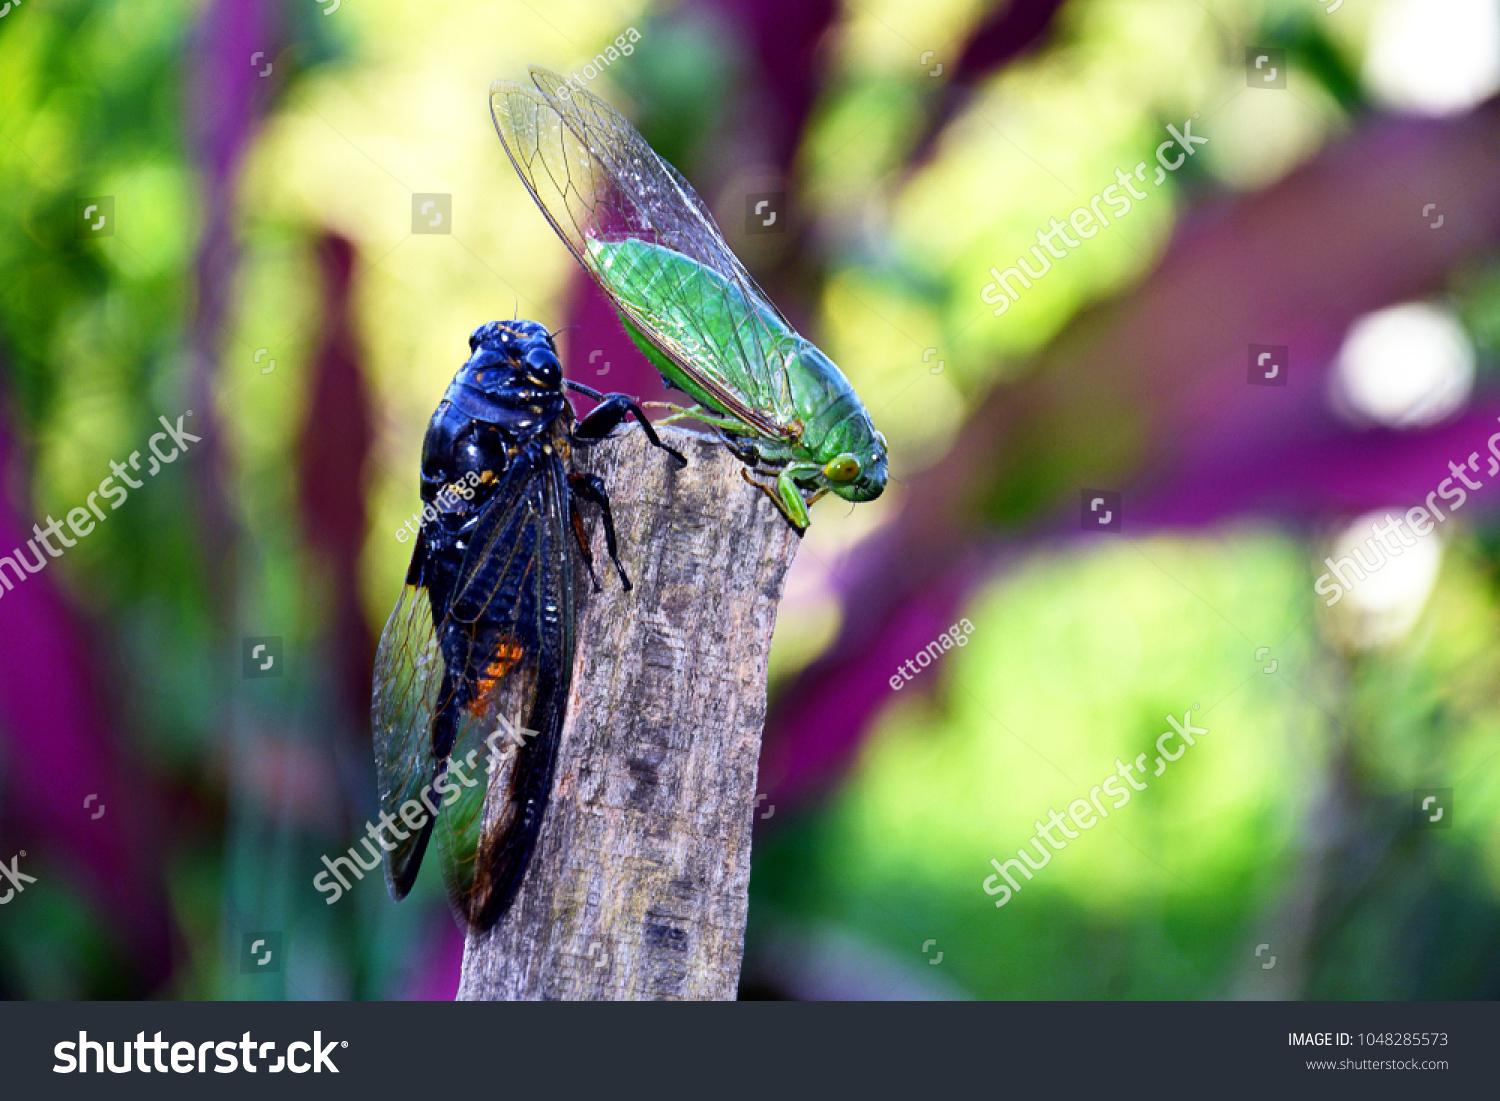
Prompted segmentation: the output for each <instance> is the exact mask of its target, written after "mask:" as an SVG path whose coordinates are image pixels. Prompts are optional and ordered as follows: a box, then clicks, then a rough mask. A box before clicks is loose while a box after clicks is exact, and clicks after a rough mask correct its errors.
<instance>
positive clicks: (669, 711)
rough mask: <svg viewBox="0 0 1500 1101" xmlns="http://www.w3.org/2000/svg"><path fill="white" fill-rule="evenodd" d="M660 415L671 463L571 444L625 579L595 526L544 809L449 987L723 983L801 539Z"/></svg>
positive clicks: (574, 995)
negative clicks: (593, 487)
mask: <svg viewBox="0 0 1500 1101" xmlns="http://www.w3.org/2000/svg"><path fill="white" fill-rule="evenodd" d="M658 431H659V432H660V434H661V436H662V438H663V440H664V441H665V442H667V443H669V444H670V445H671V446H673V447H675V448H677V449H678V450H679V451H681V452H682V453H683V454H684V455H685V456H687V459H688V465H687V466H686V467H685V468H683V467H679V466H678V464H677V463H676V461H675V460H673V459H672V458H671V457H670V456H668V455H667V454H666V453H665V452H663V451H661V450H659V449H657V448H654V447H651V446H649V445H648V444H647V442H646V439H645V436H644V433H642V432H641V431H640V429H639V428H634V427H632V430H630V431H628V432H621V433H619V434H618V436H617V437H616V438H613V439H610V440H607V441H605V442H603V443H601V444H598V445H597V446H593V447H588V448H580V449H579V450H578V451H577V452H576V453H575V458H576V462H577V466H578V468H579V469H582V470H588V471H591V472H593V473H595V474H598V475H599V476H600V477H601V478H602V479H603V480H604V484H605V486H606V487H607V488H608V491H609V496H610V500H611V502H612V504H613V506H614V516H615V524H616V527H617V528H618V531H619V537H620V561H621V562H622V563H623V564H624V566H625V569H626V572H627V573H629V575H630V579H631V582H632V583H633V585H634V586H635V587H634V589H633V590H632V591H631V592H628V593H626V592H622V591H621V587H620V582H619V578H618V577H617V576H616V575H615V574H614V571H613V568H612V567H611V566H610V565H609V562H608V559H607V558H605V556H604V555H603V538H602V536H601V534H600V532H599V530H598V525H597V524H593V525H592V526H593V529H594V531H593V536H594V539H593V546H594V547H595V568H596V569H597V570H598V573H599V577H600V582H601V584H602V585H603V586H604V588H603V591H602V592H599V593H592V592H590V593H587V594H586V595H585V596H583V598H582V601H581V603H580V608H579V615H578V656H577V661H576V662H575V664H574V672H573V689H572V694H571V696H570V698H569V701H568V715H567V720H566V723H565V726H564V729H563V735H562V745H561V747H560V750H559V755H558V764H557V774H556V779H555V781H554V783H553V788H552V798H551V801H550V803H549V806H548V810H547V816H546V819H545V821H544V822H543V824H542V831H541V836H540V838H539V840H538V842H537V848H536V851H535V853H534V854H533V855H532V858H531V866H530V867H529V868H528V870H527V872H526V879H525V882H524V883H523V884H522V886H521V890H520V893H519V894H518V895H517V896H516V900H515V902H514V903H513V904H512V906H511V909H510V912H509V913H508V914H507V915H506V916H505V917H504V918H503V919H502V920H501V921H500V923H499V924H498V925H497V926H496V927H495V928H494V929H492V930H490V931H489V932H488V933H485V934H481V935H475V934H472V933H471V934H470V935H469V938H468V941H467V943H466V945H465V947H464V963H463V977H462V979H461V981H460V983H459V991H458V997H459V998H460V999H474V1000H489V1001H494V1000H509V999H533V998H548V999H551V998H562V999H656V998H692V999H720V1000H727V999H733V998H734V997H735V992H736V988H737V986H738V983H739V974H740V958H741V955H742V954H743V951H744V938H745V910H746V905H747V892H748V888H749V884H750V827H751V822H752V820H753V816H754V813H755V804H756V798H755V777H756V763H757V761H758V759H759V756H760V736H761V730H762V728H763V726H764V725H765V717H766V658H767V655H768V653H769V651H770V646H771V629H772V627H773V626H774V625H775V622H776V606H777V604H778V602H779V601H780V599H781V588H782V582H783V581H784V580H785V577H786V571H787V568H788V567H789V566H790V565H791V562H792V556H793V555H794V554H796V551H797V545H798V543H799V539H798V538H797V536H796V534H795V533H794V532H793V531H792V529H791V527H790V525H789V524H787V522H786V520H785V519H783V517H782V516H781V514H780V512H778V511H777V509H776V508H775V506H774V505H773V504H772V503H771V502H770V501H769V500H768V499H767V498H766V496H765V494H763V493H761V492H760V491H759V490H757V489H755V488H754V487H752V486H750V485H748V484H746V483H745V481H744V480H743V478H742V477H741V476H740V471H741V469H742V464H741V463H740V462H739V461H738V460H737V459H735V458H734V457H733V456H732V455H730V454H729V452H728V450H726V449H725V447H724V446H723V444H722V443H719V442H717V441H715V440H713V439H710V438H708V437H705V436H702V435H699V434H697V433H694V432H689V431H686V430H684V429H680V428H670V427H668V428H661V429H658ZM585 512H586V513H591V512H592V510H591V509H588V508H587V506H585ZM587 587H588V586H587V585H585V586H583V588H587Z"/></svg>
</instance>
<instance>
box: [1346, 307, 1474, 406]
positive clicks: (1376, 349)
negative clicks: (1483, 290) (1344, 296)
mask: <svg viewBox="0 0 1500 1101" xmlns="http://www.w3.org/2000/svg"><path fill="white" fill-rule="evenodd" d="M1474 359H1475V356H1474V345H1473V343H1472V342H1471V341H1470V340H1469V335H1468V333H1467V332H1465V331H1464V327H1463V324H1462V323H1461V322H1460V321H1459V319H1458V317H1457V315H1456V314H1454V313H1453V311H1452V310H1450V309H1448V308H1447V307H1446V306H1440V305H1437V304H1434V303H1429V302H1410V303H1406V304H1404V305H1400V306H1392V307H1390V308H1389V309H1385V310H1378V311H1376V312H1375V313H1369V314H1365V315H1364V316H1363V317H1361V318H1359V319H1358V320H1357V321H1355V322H1354V324H1353V325H1351V326H1350V327H1349V332H1348V335H1347V336H1345V337H1344V343H1343V346H1342V347H1341V348H1340V349H1339V351H1338V355H1337V357H1336V358H1335V360H1334V365H1333V370H1332V372H1331V373H1330V375H1329V386H1330V399H1331V400H1332V402H1333V405H1334V408H1335V409H1337V410H1338V411H1339V412H1340V413H1342V414H1344V415H1345V416H1347V417H1348V418H1349V419H1351V420H1354V421H1356V422H1366V423H1368V422H1374V423H1376V424H1383V425H1386V426H1388V427H1391V428H1418V427H1422V426H1424V425H1429V424H1434V423H1436V422H1438V421H1440V420H1443V419H1444V418H1446V417H1449V416H1452V415H1453V414H1454V413H1455V412H1457V411H1458V410H1459V409H1461V408H1462V407H1463V405H1464V403H1465V402H1466V401H1468V398H1469V394H1470V392H1471V391H1472V390H1473V388H1474Z"/></svg>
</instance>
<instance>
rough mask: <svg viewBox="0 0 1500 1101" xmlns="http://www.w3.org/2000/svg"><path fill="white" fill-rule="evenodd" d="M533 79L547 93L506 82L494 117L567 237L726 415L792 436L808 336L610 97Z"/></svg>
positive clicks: (539, 72) (776, 435) (620, 303)
mask: <svg viewBox="0 0 1500 1101" xmlns="http://www.w3.org/2000/svg"><path fill="white" fill-rule="evenodd" d="M531 78H532V81H533V83H534V84H535V88H527V87H525V86H524V85H521V84H515V83H512V82H510V81H496V82H495V84H494V86H493V87H492V88H491V90H490V110H491V114H492V115H493V116H494V120H495V128H496V129H497V130H498V131H499V134H500V139H501V141H502V142H503V143H504V145H505V150H506V153H507V154H508V155H509V157H510V160H511V163H512V164H513V165H514V166H515V168H516V171H517V173H518V174H519V175H520V177H521V179H522V180H523V181H524V182H525V184H526V187H527V188H528V189H529V190H530V192H531V194H532V197H533V198H534V199H535V200H536V202H537V205H538V206H539V207H541V209H542V212H543V213H544V214H545V215H546V216H547V219H548V221H550V222H551V223H552V226H553V228H554V229H555V230H556V231H557V233H558V235H559V236H560V237H561V238H562V239H563V241H564V242H565V243H566V244H567V246H568V248H569V249H570V250H572V252H573V255H574V256H575V257H576V258H577V259H578V262H579V263H580V264H582V265H583V266H584V268H585V269H586V270H587V271H588V272H589V274H590V275H591V276H593V278H594V280H595V282H596V283H598V285H599V286H600V288H601V289H602V290H603V291H604V292H605V294H607V295H608V296H609V297H610V298H611V299H612V300H613V301H614V303H615V305H616V306H617V307H618V308H619V309H620V311H621V312H622V313H623V314H624V315H625V316H626V318H627V319H628V320H629V321H630V322H631V323H632V324H633V326H634V327H635V329H636V330H637V331H639V332H640V333H641V334H642V335H643V336H644V337H645V338H646V339H647V340H649V341H650V342H651V344H652V345H653V346H654V347H655V348H656V349H657V350H658V351H660V352H661V354H662V355H663V356H665V357H666V358H667V359H668V360H670V361H671V362H672V363H673V364H675V365H676V366H677V367H678V368H679V369H680V370H681V371H683V372H684V373H685V374H686V375H687V376H688V377H689V378H690V379H691V380H692V381H694V382H696V383H697V384H698V388H700V389H701V390H703V391H706V392H707V394H708V395H709V396H710V398H711V400H712V402H713V403H714V404H716V405H717V406H718V407H719V408H720V411H721V412H724V413H727V414H728V415H730V416H732V417H734V418H736V419H738V420H740V421H741V422H743V423H744V424H745V425H746V426H748V427H749V428H750V429H752V430H753V431H754V432H756V433H758V434H760V435H762V436H766V437H768V438H772V439H785V438H788V437H789V436H791V435H792V434H793V430H792V428H791V425H792V424H793V423H794V421H795V420H796V410H795V408H794V406H793V405H792V398H791V387H790V380H789V376H788V370H787V364H786V353H787V350H788V347H789V345H790V343H791V341H793V340H795V339H796V337H795V333H794V332H793V330H792V329H791V326H790V325H788V324H787V322H786V319H785V318H783V317H782V316H781V314H780V313H779V312H778V311H777V309H776V307H775V306H774V305H772V304H771V302H770V300H769V299H767V298H766V296H765V294H764V293H762V291H761V290H760V288H759V287H758V286H756V284H755V281H754V280H753V279H751V278H750V275H749V273H748V272H746V271H745V268H744V265H743V264H741V263H740V261H739V259H738V257H736V256H735V254H734V252H733V250H732V249H730V247H729V245H728V244H727V243H726V242H725V240H724V236H723V234H722V233H721V232H720V231H719V227H718V225H717V224H716V223H715V222H714V219H713V216H712V215H711V214H709V212H708V208H707V207H706V206H705V204H704V202H703V200H702V199H701V198H700V197H699V196H698V193H697V192H696V191H694V190H693V188H692V185H690V184H689V183H688V182H687V181H686V180H685V179H683V177H682V175H681V174H680V173H679V172H678V171H677V170H676V169H675V168H673V167H672V166H671V165H670V164H668V163H667V162H666V161H664V160H662V159H661V157H659V156H658V155H657V154H656V152H655V151H654V150H653V149H652V148H651V146H650V145H648V144H647V142H646V140H645V139H644V138H643V137H641V135H640V133H639V132H638V131H637V130H636V129H635V127H634V126H632V125H631V124H630V123H629V121H627V120H626V119H625V117H624V116H623V115H621V114H620V113H619V112H618V111H616V110H615V109H614V108H612V107H610V106H609V105H608V104H607V103H605V102H604V101H603V100H601V99H599V98H598V97H596V96H594V95H592V94H591V93H589V92H586V91H584V90H582V89H579V88H575V87H572V86H569V85H567V84H566V82H565V81H564V80H563V78H561V77H560V76H558V75H557V74H556V73H552V72H548V71H547V70H546V69H541V68H538V67H536V66H533V67H532V69H531ZM631 243H636V244H637V245H639V246H642V247H637V248H634V249H632V248H629V247H628V246H629V245H630V244H631Z"/></svg>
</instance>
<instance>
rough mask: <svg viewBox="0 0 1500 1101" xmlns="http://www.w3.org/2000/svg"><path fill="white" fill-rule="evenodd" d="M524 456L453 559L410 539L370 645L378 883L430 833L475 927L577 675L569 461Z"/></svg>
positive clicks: (515, 867)
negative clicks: (379, 833) (391, 603)
mask: <svg viewBox="0 0 1500 1101" xmlns="http://www.w3.org/2000/svg"><path fill="white" fill-rule="evenodd" d="M531 459H532V461H517V463H516V464H515V465H514V466H512V467H511V468H510V469H509V470H508V471H507V472H506V473H505V474H504V475H503V476H502V479H501V482H500V484H499V485H498V486H497V487H496V489H495V493H494V495H493V496H492V497H491V499H490V500H489V501H488V502H486V504H485V506H484V511H483V512H482V513H481V514H480V516H479V519H478V522H477V524H476V526H475V528H474V530H473V532H472V533H471V535H470V540H469V548H468V550H467V551H466V552H465V555H464V558H463V561H462V563H461V564H460V565H459V566H458V567H457V568H456V569H455V570H451V572H445V571H444V567H443V564H442V563H440V562H437V561H434V560H431V559H430V558H429V557H427V556H426V555H425V543H424V542H423V541H421V540H420V537H419V544H418V547H417V549H416V551H415V552H414V554H413V560H412V566H411V568H410V570H409V571H408V573H407V586H406V589H405V591H404V592H403V594H402V597H401V600H400V602H399V603H398V604H397V606H396V610H395V612H393V613H392V615H391V619H390V622H389V623H388V624H387V625H386V630H385V633H384V635H383V636H382V638H381V644H380V651H379V654H378V655H377V659H376V669H375V678H376V679H375V706H374V713H373V719H374V726H375V758H376V765H377V771H378V773H379V779H380V806H381V811H382V812H383V813H385V814H387V815H389V816H390V819H393V820H396V821H397V824H396V825H395V826H394V827H392V828H391V829H389V830H388V831H386V833H385V836H388V837H389V839H390V841H391V842H393V843H394V845H395V848H394V849H393V850H391V851H387V852H386V854H385V861H386V880H387V884H388V885H389V887H390V890H391V894H392V895H393V896H394V897H396V898H398V899H399V898H401V897H403V896H404V895H405V894H406V893H407V891H409V890H410V888H411V885H412V883H413V882H414V881H415V879H416V875H417V869H418V867H419V865H420V863H421V860H422V856H423V853H424V851H425V849H426V847H427V843H428V840H429V839H430V838H431V837H433V836H435V837H436V839H437V843H438V849H439V851H440V853H441V856H442V864H443V879H444V885H445V887H446V888H447V893H448V899H449V902H450V904H451V905H452V907H453V910H454V912H455V914H457V915H458V916H459V918H460V919H461V920H463V921H464V922H465V923H466V924H467V925H468V926H469V927H470V928H472V929H475V930H483V929H487V928H489V927H490V926H491V925H493V924H494V923H495V921H496V920H497V919H498V918H499V917H500V916H501V915H502V914H503V913H504V912H505V909H506V907H507V906H508V905H509V904H510V902H511V900H512V899H513V898H514V896H515V894H516V891H517V890H518V889H519V888H520V885H521V879H522V877H523V875H524V873H525V870H526V864H527V861H528V859H529V857H530V855H531V852H532V849H533V848H534V846H535V844H536V839H537V836H538V833H539V832H540V829H541V823H542V817H543V814H544V812H545V809H546V803H547V798H548V795H549V794H550V792H551V788H552V775H553V769H554V766H555V763H556V758H557V747H558V743H559V741H560V740H561V735H562V723H563V715H564V711H565V708H566V706H567V699H568V689H569V687H570V685H571V682H572V670H573V654H574V623H573V616H574V611H573V607H574V605H573V586H572V565H571V559H570V557H569V555H570V553H571V552H570V550H569V544H568V540H569V539H570V538H571V529H570V527H569V523H568V519H569V512H568V508H569V504H568V502H569V498H568V496H567V493H568V489H567V483H566V474H565V472H564V471H563V469H562V466H561V462H560V460H558V458H557V457H556V456H555V455H546V456H545V457H541V456H539V455H538V456H532V457H531ZM434 613H436V615H437V622H436V623H434V622H433V617H434ZM487 796H488V801H487ZM403 808H404V811H405V813H404V814H403ZM419 821H420V823H421V824H420V825H416V824H415V823H416V822H419ZM408 827H409V828H408ZM402 832H405V833H406V834H407V836H406V838H405V839H404V840H403V839H401V833H402Z"/></svg>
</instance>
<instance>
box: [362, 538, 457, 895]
mask: <svg viewBox="0 0 1500 1101" xmlns="http://www.w3.org/2000/svg"><path fill="white" fill-rule="evenodd" d="M426 556H427V552H426V545H425V543H424V542H423V540H422V538H421V536H420V535H419V536H418V538H417V546H416V548H415V550H414V552H413V555H412V565H411V569H410V570H409V571H408V572H407V579H406V587H405V588H404V589H403V590H402V592H401V599H400V600H398V601H397V602H396V608H395V611H393V612H391V617H390V619H389V620H388V621H387V622H386V625H385V631H384V632H383V633H382V634H381V636H380V648H379V650H378V651H377V652H376V655H375V697H374V706H373V708H372V709H371V721H372V725H373V727H374V735H375V771H376V775H377V777H378V780H379V787H380V809H381V811H382V812H384V813H386V814H389V815H391V816H392V817H396V816H397V815H399V814H400V811H401V807H402V805H403V804H405V803H407V802H410V801H412V800H415V801H417V802H418V804H419V805H420V802H421V796H422V792H423V791H424V790H425V789H427V788H428V787H429V785H431V784H432V782H433V780H434V779H435V778H436V776H437V775H438V772H439V765H440V764H441V762H439V761H438V760H437V759H436V758H435V757H434V755H433V752H432V720H433V716H434V714H435V713H436V711H437V705H438V695H439V691H440V689H441V687H442V684H443V657H442V654H441V653H440V652H439V649H438V643H437V634H436V632H435V630H434V626H433V620H432V605H431V598H430V596H429V594H428V590H427V586H426V584H425V578H424V576H423V574H424V570H425V568H426V566H427V561H426ZM399 828H400V827H398V829H399ZM402 832H404V833H406V837H405V838H404V839H400V838H399V835H398V834H397V833H396V832H394V831H392V832H390V834H389V837H390V840H391V841H392V842H394V844H395V848H394V849H393V850H390V851H387V852H386V853H385V860H384V863H385V878H386V886H387V887H388V888H389V890H390V892H391V897H392V898H395V899H398V900H399V899H402V898H405V897H406V893H407V892H408V891H410V890H411V885H412V883H413V882H415V880H416V878H417V868H418V867H420V866H421V863H422V853H423V851H424V850H425V849H426V848H427V839H428V837H429V836H430V835H431V832H432V827H431V824H430V823H429V824H427V825H426V826H425V827H424V828H422V829H421V830H403V831H402Z"/></svg>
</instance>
